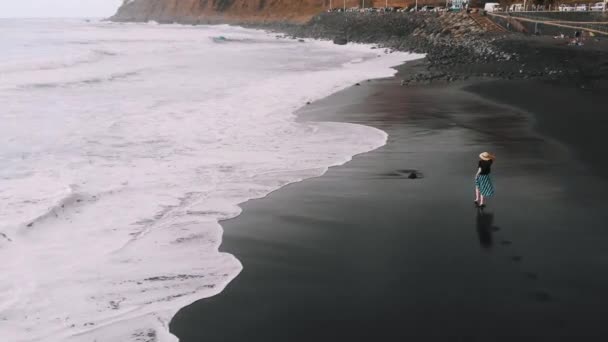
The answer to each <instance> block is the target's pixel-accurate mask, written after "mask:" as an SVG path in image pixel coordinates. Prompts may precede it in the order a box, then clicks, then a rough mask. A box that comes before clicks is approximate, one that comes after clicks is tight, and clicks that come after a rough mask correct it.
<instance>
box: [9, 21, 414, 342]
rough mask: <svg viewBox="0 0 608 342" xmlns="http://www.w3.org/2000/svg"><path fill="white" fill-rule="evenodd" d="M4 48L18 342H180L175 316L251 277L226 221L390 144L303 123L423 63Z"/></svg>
mask: <svg viewBox="0 0 608 342" xmlns="http://www.w3.org/2000/svg"><path fill="white" fill-rule="evenodd" d="M0 32H2V36H1V37H0V50H1V51H2V52H3V53H2V54H0V103H1V104H2V109H1V110H0V120H1V122H2V124H1V125H0V139H1V144H0V165H1V166H2V167H1V168H0V260H2V262H1V263H0V274H1V275H2V277H1V278H0V340H2V341H13V342H21V341H87V342H89V341H93V340H95V341H99V342H105V341H112V342H115V341H154V340H158V341H175V340H176V338H175V337H174V336H172V335H170V334H169V332H168V329H167V325H168V322H169V320H170V319H171V317H172V316H173V315H174V313H175V312H176V311H177V310H178V309H180V308H181V307H184V306H186V305H188V304H189V303H192V302H193V301H195V300H197V299H201V298H204V297H209V296H212V295H215V294H217V293H219V292H220V291H222V289H223V288H224V287H225V286H226V284H227V283H228V282H230V281H231V280H232V279H233V278H234V277H236V276H237V274H238V273H239V272H240V270H241V265H240V263H239V261H238V260H237V259H236V258H235V257H234V256H232V255H229V254H225V253H219V252H218V246H219V245H220V243H221V234H222V230H221V227H220V225H219V223H218V222H219V221H220V220H224V219H227V218H231V217H235V216H237V215H238V214H239V213H240V209H239V207H238V204H239V203H243V202H245V201H247V200H249V199H253V198H259V197H263V196H265V195H267V194H268V193H269V192H271V191H273V190H276V189H278V188H280V187H281V186H284V185H286V184H288V183H292V182H296V181H300V180H303V179H306V178H309V177H313V176H319V175H321V174H323V173H324V172H325V171H326V169H327V168H328V167H330V166H333V165H339V164H342V163H345V162H347V161H348V160H349V159H350V158H351V157H352V156H353V155H355V154H358V153H363V152H366V151H370V150H372V149H375V148H377V147H379V146H381V145H383V144H384V143H385V141H386V134H385V133H384V132H382V131H379V130H377V129H374V128H371V127H365V126H359V125H353V124H344V123H311V122H308V123H299V122H298V123H297V122H295V118H294V115H293V112H294V111H295V110H296V109H297V108H298V107H300V106H301V105H302V104H303V103H305V102H307V101H311V100H315V99H319V98H321V97H324V96H326V95H328V94H330V93H332V92H335V91H337V90H340V89H342V88H344V87H346V86H349V85H351V84H353V83H354V82H357V81H361V80H364V79H368V78H377V77H386V76H390V75H392V74H393V73H394V70H393V69H391V68H390V67H391V66H394V65H397V64H399V63H400V62H402V61H404V60H407V59H412V58H416V57H418V56H414V55H406V54H401V53H399V54H398V53H394V54H388V55H385V54H382V56H381V57H378V56H377V55H376V52H374V51H373V50H370V49H369V48H368V47H365V46H346V47H336V46H333V45H332V44H331V43H329V42H313V41H307V42H305V43H301V42H297V41H292V40H277V39H275V38H274V37H273V36H271V35H268V34H265V33H263V32H259V31H252V30H246V29H242V28H235V27H228V26H215V27H204V26H200V27H189V26H177V25H169V26H163V25H143V24H141V25H140V24H110V23H85V22H84V21H74V20H72V21H48V20H30V21H15V20H2V21H0ZM217 36H225V37H227V38H228V39H227V40H226V41H218V40H217V39H216V40H213V37H217ZM154 337H155V338H154Z"/></svg>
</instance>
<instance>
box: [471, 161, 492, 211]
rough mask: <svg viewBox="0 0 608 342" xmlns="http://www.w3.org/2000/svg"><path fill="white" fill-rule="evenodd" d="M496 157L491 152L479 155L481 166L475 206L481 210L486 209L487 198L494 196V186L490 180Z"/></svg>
mask: <svg viewBox="0 0 608 342" xmlns="http://www.w3.org/2000/svg"><path fill="white" fill-rule="evenodd" d="M495 158H496V157H494V156H493V155H492V154H491V153H489V152H484V153H482V154H480V155H479V159H480V160H479V164H478V169H477V174H476V175H475V204H476V205H477V206H478V207H479V208H484V207H485V206H486V205H485V204H484V200H485V198H486V197H491V196H492V195H494V185H493V184H492V179H491V178H490V172H491V168H492V163H493V162H494V159H495Z"/></svg>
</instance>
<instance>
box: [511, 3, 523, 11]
mask: <svg viewBox="0 0 608 342" xmlns="http://www.w3.org/2000/svg"><path fill="white" fill-rule="evenodd" d="M523 10H524V4H513V5H511V6H510V7H509V11H511V12H521V11H523Z"/></svg>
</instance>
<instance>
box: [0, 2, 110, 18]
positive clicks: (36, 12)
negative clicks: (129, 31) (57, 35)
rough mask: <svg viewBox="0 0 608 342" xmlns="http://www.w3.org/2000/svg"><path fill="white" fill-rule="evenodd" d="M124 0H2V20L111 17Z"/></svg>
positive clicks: (0, 6) (0, 5)
mask: <svg viewBox="0 0 608 342" xmlns="http://www.w3.org/2000/svg"><path fill="white" fill-rule="evenodd" d="M121 3H122V0H0V18H7V17H8V18H14V17H25V18H32V17H43V18H44V17H104V18H105V17H109V16H111V15H113V14H114V13H115V12H116V9H117V8H118V6H120V4H121Z"/></svg>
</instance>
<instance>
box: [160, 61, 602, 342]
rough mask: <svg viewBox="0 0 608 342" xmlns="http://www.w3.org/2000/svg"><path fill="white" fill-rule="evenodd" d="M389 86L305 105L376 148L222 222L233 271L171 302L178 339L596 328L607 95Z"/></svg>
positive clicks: (555, 336) (534, 86) (396, 337)
mask: <svg viewBox="0 0 608 342" xmlns="http://www.w3.org/2000/svg"><path fill="white" fill-rule="evenodd" d="M408 68H412V66H406V67H405V69H406V70H405V72H410V71H408V70H407V69H408ZM398 79H399V77H397V78H391V79H386V80H376V81H372V82H365V83H362V85H361V86H360V87H353V88H350V89H348V90H346V91H343V92H340V93H338V94H335V95H333V96H330V97H328V98H326V99H324V100H322V101H319V102H317V103H314V104H313V105H311V106H307V107H306V108H304V109H303V110H302V111H301V112H300V118H301V119H302V120H328V121H345V122H353V123H360V124H364V125H370V126H374V127H378V128H380V129H382V130H384V131H386V132H388V133H389V135H390V137H389V142H388V144H387V145H386V146H384V147H382V148H380V149H378V150H376V151H373V152H370V153H367V154H363V155H360V156H357V157H355V159H354V160H353V161H352V162H350V163H348V164H346V165H344V166H341V167H336V168H332V169H330V171H329V172H328V173H327V174H325V175H324V176H322V177H319V178H315V179H310V180H307V181H304V182H302V183H298V184H294V185H291V186H288V187H285V188H283V189H281V190H279V191H277V192H275V193H273V194H271V195H270V196H268V197H266V198H264V199H261V200H255V201H251V202H248V203H246V204H245V205H244V213H243V214H242V215H241V216H239V217H238V218H236V219H234V220H230V221H226V222H223V223H222V226H223V227H224V229H225V235H224V242H223V244H222V248H221V249H222V250H223V251H226V252H230V253H232V254H234V255H235V256H236V257H237V258H238V259H239V260H241V262H242V263H243V265H244V270H243V272H242V273H241V274H240V275H239V276H238V277H237V278H236V279H235V280H234V281H233V282H232V283H231V284H230V285H229V286H228V288H227V289H226V290H225V291H224V292H223V293H221V294H220V295H218V296H215V297H212V298H209V299H205V300H201V301H199V302H197V303H195V304H193V305H191V306H189V307H186V308H184V309H182V310H181V311H180V312H179V313H178V315H177V316H176V317H175V318H174V320H173V322H172V324H171V330H172V332H173V333H174V334H176V335H177V336H178V337H179V338H180V341H181V342H203V341H223V342H228V341H247V342H257V341H264V342H267V341H289V342H294V341H307V342H312V341H349V342H350V341H406V340H409V341H532V340H534V341H605V340H606V339H607V338H608V325H606V324H605V317H606V315H607V314H608V307H607V306H606V305H605V303H606V302H607V301H608V294H607V292H606V289H607V288H608V275H606V266H608V247H607V244H606V241H608V231H606V227H607V224H606V222H607V219H608V211H606V210H605V209H606V205H607V204H608V203H607V201H606V195H605V194H606V190H607V189H608V184H607V182H606V178H607V176H608V169H607V168H606V161H605V159H604V155H605V152H604V151H603V146H605V143H603V142H602V138H603V136H604V134H603V132H606V129H607V128H608V117H606V115H605V110H604V111H603V112H602V110H601V108H604V109H605V108H608V106H607V104H608V100H607V98H606V97H605V96H602V94H601V93H596V92H592V91H587V90H585V89H580V88H569V87H567V86H560V85H556V84H548V83H541V82H536V83H533V82H532V81H518V82H517V83H515V82H507V81H497V82H489V83H487V82H486V83H476V84H470V85H466V86H467V87H468V88H466V89H468V90H465V89H463V87H465V85H464V84H459V85H449V86H448V85H445V84H442V85H429V86H415V87H400V86H399V81H398ZM506 90H509V93H507V92H506ZM492 101H501V102H504V103H509V104H510V106H504V105H500V104H497V103H496V102H492ZM485 150H489V151H492V152H494V153H495V154H496V155H497V157H498V159H497V162H496V163H495V167H494V169H493V177H494V180H495V185H496V187H497V196H496V198H495V199H492V200H491V201H490V202H489V205H488V208H487V209H486V210H485V211H483V212H481V211H478V210H477V209H476V208H475V207H474V205H473V196H474V195H473V176H474V173H475V171H476V170H475V167H476V164H477V155H478V154H479V153H480V152H482V151H485ZM412 170H415V171H416V172H418V173H419V175H420V176H421V177H420V178H418V179H409V178H408V176H409V175H410V173H411V172H412ZM407 338H410V339H407Z"/></svg>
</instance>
